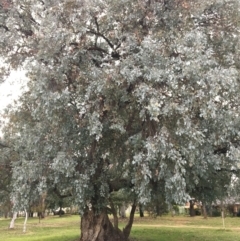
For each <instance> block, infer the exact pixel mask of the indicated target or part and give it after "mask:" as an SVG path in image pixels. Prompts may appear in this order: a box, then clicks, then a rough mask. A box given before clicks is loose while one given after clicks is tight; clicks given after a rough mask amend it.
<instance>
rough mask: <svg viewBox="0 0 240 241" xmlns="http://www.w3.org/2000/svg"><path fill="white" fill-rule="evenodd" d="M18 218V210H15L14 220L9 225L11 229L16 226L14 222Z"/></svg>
mask: <svg viewBox="0 0 240 241" xmlns="http://www.w3.org/2000/svg"><path fill="white" fill-rule="evenodd" d="M16 218H17V212H14V213H13V217H12V220H11V222H10V226H9V228H10V229H12V228H14V224H15V220H16Z"/></svg>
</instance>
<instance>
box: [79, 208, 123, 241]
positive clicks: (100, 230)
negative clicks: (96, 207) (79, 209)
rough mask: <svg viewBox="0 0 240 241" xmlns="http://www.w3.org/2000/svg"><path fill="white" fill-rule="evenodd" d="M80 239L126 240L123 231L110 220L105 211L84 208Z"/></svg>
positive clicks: (85, 240)
mask: <svg viewBox="0 0 240 241" xmlns="http://www.w3.org/2000/svg"><path fill="white" fill-rule="evenodd" d="M80 241H127V238H126V237H125V236H124V234H123V232H122V231H121V230H120V229H118V228H115V227H114V226H113V225H112V223H111V222H110V220H109V218H108V215H107V211H106V210H104V211H102V212H101V213H99V214H97V215H96V214H95V213H94V211H93V210H86V211H85V213H84V214H83V216H82V218H81V237H80Z"/></svg>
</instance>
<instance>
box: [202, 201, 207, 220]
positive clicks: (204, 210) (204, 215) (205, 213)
mask: <svg viewBox="0 0 240 241" xmlns="http://www.w3.org/2000/svg"><path fill="white" fill-rule="evenodd" d="M202 211H203V217H204V218H205V219H207V210H206V204H205V203H203V204H202Z"/></svg>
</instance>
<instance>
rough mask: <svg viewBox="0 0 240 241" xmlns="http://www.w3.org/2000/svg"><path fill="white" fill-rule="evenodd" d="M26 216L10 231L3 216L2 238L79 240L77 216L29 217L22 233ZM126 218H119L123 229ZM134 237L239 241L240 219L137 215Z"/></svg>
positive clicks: (146, 240) (0, 223)
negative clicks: (39, 218) (25, 229)
mask: <svg viewBox="0 0 240 241" xmlns="http://www.w3.org/2000/svg"><path fill="white" fill-rule="evenodd" d="M23 222H24V219H23V218H18V219H17V220H16V224H15V229H13V230H9V229H8V226H9V223H10V219H7V220H6V219H0V241H76V240H78V239H79V235H80V231H79V224H80V218H79V216H78V215H73V216H64V217H57V216H54V217H47V218H45V219H43V220H41V223H39V221H38V219H37V218H30V219H29V220H28V223H27V231H26V233H23V232H22V230H23ZM125 223H126V220H121V221H120V227H121V228H122V227H123V226H124V224H125ZM131 238H132V239H133V240H136V241H240V218H230V217H227V218H226V219H225V228H224V227H223V224H222V219H221V218H220V217H219V218H208V219H207V220H206V219H203V218H202V217H194V218H191V217H184V216H179V217H170V216H164V217H158V218H155V219H154V218H149V217H145V218H139V217H136V218H135V222H134V225H133V228H132V232H131Z"/></svg>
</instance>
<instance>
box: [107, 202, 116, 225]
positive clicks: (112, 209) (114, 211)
mask: <svg viewBox="0 0 240 241" xmlns="http://www.w3.org/2000/svg"><path fill="white" fill-rule="evenodd" d="M109 202H110V207H111V212H112V215H113V225H114V228H115V229H118V216H117V210H116V208H115V206H114V203H113V201H112V199H109Z"/></svg>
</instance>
